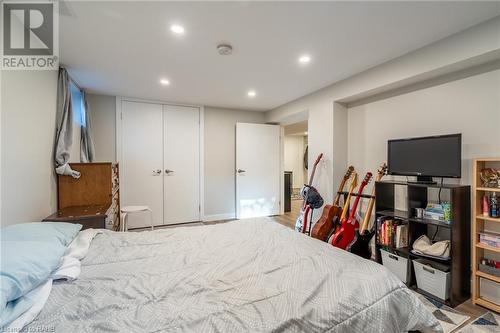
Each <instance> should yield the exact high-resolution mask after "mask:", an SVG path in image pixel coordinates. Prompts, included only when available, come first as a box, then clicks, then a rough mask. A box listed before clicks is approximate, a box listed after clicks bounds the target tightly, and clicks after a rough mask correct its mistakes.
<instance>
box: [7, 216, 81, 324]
mask: <svg viewBox="0 0 500 333" xmlns="http://www.w3.org/2000/svg"><path fill="white" fill-rule="evenodd" d="M81 228H82V226H81V225H80V224H72V223H61V222H42V223H39V222H35V223H23V224H16V225H12V226H9V227H6V228H2V229H0V241H1V242H0V243H1V260H0V313H1V315H0V327H2V326H4V325H8V324H9V323H10V322H11V321H13V320H14V319H16V318H17V317H18V316H19V315H20V314H22V313H23V312H24V311H26V310H27V308H26V306H27V305H26V304H25V303H23V302H16V300H17V299H18V298H19V297H21V296H23V295H25V294H26V293H28V292H29V291H30V290H32V289H34V288H36V287H37V286H39V285H40V284H41V283H44V282H45V281H47V278H48V277H49V276H50V274H51V272H52V271H54V270H55V269H56V268H58V267H59V265H60V264H61V258H62V257H63V255H64V252H65V251H66V248H67V247H68V245H69V244H70V243H71V241H73V239H74V238H75V237H76V235H77V233H78V231H80V229H81ZM9 302H10V303H9ZM17 305H19V306H17ZM4 310H5V311H4Z"/></svg>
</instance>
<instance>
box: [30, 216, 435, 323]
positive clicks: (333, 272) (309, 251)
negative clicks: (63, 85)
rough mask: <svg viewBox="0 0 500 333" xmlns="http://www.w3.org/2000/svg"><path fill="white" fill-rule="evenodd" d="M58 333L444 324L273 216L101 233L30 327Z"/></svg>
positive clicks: (365, 268) (359, 264)
mask: <svg viewBox="0 0 500 333" xmlns="http://www.w3.org/2000/svg"><path fill="white" fill-rule="evenodd" d="M36 327H49V328H54V329H55V331H56V332H172V331H183V332H279V331H282V332H327V331H331V332H405V331H408V330H425V331H428V330H433V331H440V330H441V328H440V326H439V323H438V322H437V321H436V319H435V318H434V317H433V316H432V315H431V314H430V312H429V311H428V310H427V309H426V308H425V307H424V306H423V305H422V304H421V302H420V301H419V300H418V299H417V298H416V297H415V296H414V295H413V294H412V293H411V292H410V291H409V290H408V289H407V288H406V287H405V286H404V285H403V284H402V283H401V282H400V281H399V280H398V279H397V278H396V277H395V276H394V275H393V274H391V273H390V272H389V271H387V270H386V269H385V268H384V267H383V266H381V265H378V264H377V263H374V262H372V261H368V260H364V259H361V258H359V257H357V256H354V255H352V254H350V253H348V252H345V251H342V250H339V249H336V248H333V247H331V246H330V245H328V244H326V243H323V242H320V241H318V240H316V239H312V238H310V237H307V236H305V235H302V234H299V233H297V232H295V231H293V230H291V229H288V228H285V227H283V226H281V225H279V224H276V223H275V222H273V221H271V220H270V219H266V218H261V219H250V220H241V221H235V222H230V223H225V224H218V225H213V226H200V227H180V228H175V229H164V230H157V231H151V232H150V231H146V232H140V233H133V232H130V233H115V232H109V231H105V232H104V233H103V234H100V235H97V236H96V238H95V239H94V241H93V242H92V244H91V246H90V251H89V253H88V255H87V256H86V257H85V259H84V260H83V261H82V272H81V275H80V277H79V278H78V279H77V280H76V281H73V282H66V283H59V284H57V283H56V284H54V286H53V289H52V292H51V295H50V297H49V299H48V301H47V304H46V305H45V307H44V309H43V310H42V312H41V313H40V315H39V316H38V317H37V318H36V319H35V321H33V322H32V323H31V324H30V325H29V327H28V329H30V328H36Z"/></svg>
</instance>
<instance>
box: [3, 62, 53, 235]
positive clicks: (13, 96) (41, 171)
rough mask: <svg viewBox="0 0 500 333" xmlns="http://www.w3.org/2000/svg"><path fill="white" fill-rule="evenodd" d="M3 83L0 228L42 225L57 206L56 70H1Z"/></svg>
mask: <svg viewBox="0 0 500 333" xmlns="http://www.w3.org/2000/svg"><path fill="white" fill-rule="evenodd" d="M1 80H2V84H1V89H2V90H1V95H2V100H1V117H2V121H1V126H2V128H1V135H2V139H1V184H2V187H1V192H2V194H1V198H2V201H1V206H2V209H1V214H2V215H1V223H2V226H6V225H10V224H14V223H20V222H28V221H40V220H41V219H42V218H44V217H46V216H48V215H50V214H51V213H53V212H54V211H55V210H56V206H57V204H56V184H55V176H54V172H53V149H52V146H53V142H54V131H55V117H56V99H57V71H2V78H1Z"/></svg>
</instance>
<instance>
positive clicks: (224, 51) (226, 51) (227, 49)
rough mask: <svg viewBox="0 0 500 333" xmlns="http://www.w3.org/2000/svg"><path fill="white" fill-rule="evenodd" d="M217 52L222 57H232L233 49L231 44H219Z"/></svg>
mask: <svg viewBox="0 0 500 333" xmlns="http://www.w3.org/2000/svg"><path fill="white" fill-rule="evenodd" d="M217 52H219V54H220V55H223V56H224V55H230V54H231V53H233V47H232V46H231V45H229V44H219V45H217Z"/></svg>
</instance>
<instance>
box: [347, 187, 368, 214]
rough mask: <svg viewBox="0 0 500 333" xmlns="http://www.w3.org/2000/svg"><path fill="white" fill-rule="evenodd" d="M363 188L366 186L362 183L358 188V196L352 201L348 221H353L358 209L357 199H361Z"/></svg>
mask: <svg viewBox="0 0 500 333" xmlns="http://www.w3.org/2000/svg"><path fill="white" fill-rule="evenodd" d="M365 186H366V184H365V183H364V182H363V183H361V185H360V186H359V190H358V195H357V196H356V200H354V204H353V205H352V209H351V214H350V215H349V220H352V219H354V216H355V214H356V210H357V209H358V204H359V199H360V198H361V193H363V189H364V188H365Z"/></svg>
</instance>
